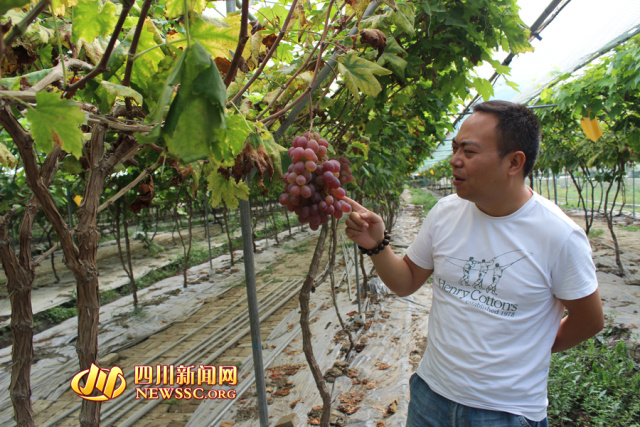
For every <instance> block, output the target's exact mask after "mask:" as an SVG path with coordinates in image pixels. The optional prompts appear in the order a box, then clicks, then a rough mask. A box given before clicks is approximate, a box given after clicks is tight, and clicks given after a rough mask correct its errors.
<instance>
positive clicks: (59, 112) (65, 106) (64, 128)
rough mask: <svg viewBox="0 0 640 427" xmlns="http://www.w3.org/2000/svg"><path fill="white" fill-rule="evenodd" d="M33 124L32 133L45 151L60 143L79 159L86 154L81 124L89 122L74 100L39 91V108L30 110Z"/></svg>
mask: <svg viewBox="0 0 640 427" xmlns="http://www.w3.org/2000/svg"><path fill="white" fill-rule="evenodd" d="M27 120H29V122H30V123H31V136H32V137H33V139H34V140H35V142H36V145H37V146H38V148H39V149H40V150H42V151H44V152H45V153H49V152H50V151H51V150H52V149H53V144H59V145H61V146H62V149H63V150H64V151H67V152H69V153H71V154H73V155H74V156H75V157H76V158H77V159H79V158H80V157H81V156H82V131H81V130H80V129H79V127H80V125H82V124H84V123H85V122H86V117H85V114H84V112H83V111H82V110H81V109H80V107H79V106H78V105H77V104H76V103H75V102H74V101H72V100H70V99H60V97H59V94H56V93H50V92H44V91H42V92H38V93H36V108H35V109H33V108H30V109H29V110H28V111H27Z"/></svg>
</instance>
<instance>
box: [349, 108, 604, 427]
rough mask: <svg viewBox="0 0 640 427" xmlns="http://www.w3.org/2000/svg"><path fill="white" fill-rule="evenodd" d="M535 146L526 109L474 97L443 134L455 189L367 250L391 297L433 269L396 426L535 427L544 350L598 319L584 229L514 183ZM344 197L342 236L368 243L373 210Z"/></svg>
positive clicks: (376, 227)
mask: <svg viewBox="0 0 640 427" xmlns="http://www.w3.org/2000/svg"><path fill="white" fill-rule="evenodd" d="M539 143H540V125H539V123H538V120H537V118H536V117H535V116H534V115H533V114H532V113H531V112H530V111H529V110H528V109H527V108H526V107H524V106H522V105H517V104H512V103H509V102H504V101H489V102H485V103H483V104H479V105H477V106H475V107H474V113H473V114H472V115H471V116H470V117H469V118H468V119H467V120H466V121H465V122H463V124H462V126H461V127H460V131H459V132H458V134H457V136H456V137H455V138H454V139H453V143H452V148H453V156H452V158H451V161H450V163H451V167H452V169H453V178H454V182H453V183H454V185H455V186H456V193H457V194H455V195H451V196H448V197H445V198H443V199H441V200H440V201H439V202H438V203H437V204H436V206H435V207H434V208H433V209H432V210H431V211H430V212H429V214H428V215H427V218H426V219H425V221H424V224H423V225H422V227H421V229H420V232H419V233H418V235H417V237H416V239H415V241H414V242H413V243H412V245H411V246H410V247H409V248H408V250H407V254H406V255H405V256H404V258H400V257H398V256H397V255H395V254H393V252H392V251H391V249H390V248H384V246H380V247H381V248H384V249H383V250H380V251H379V252H378V253H377V254H374V255H372V256H371V258H372V260H373V263H374V265H375V268H376V270H377V272H378V274H379V276H380V278H381V279H382V280H383V281H384V283H385V284H386V285H387V286H388V287H389V288H390V289H391V290H392V291H394V292H395V293H396V294H398V295H400V296H406V295H410V294H412V293H414V292H415V291H417V290H418V289H419V288H420V287H421V286H422V285H423V284H424V283H425V281H426V280H427V279H428V278H429V277H430V276H431V275H432V274H433V304H432V309H431V312H430V314H429V326H428V328H429V331H428V332H429V333H428V345H427V348H426V350H425V354H424V357H423V359H422V361H421V363H420V365H419V367H418V371H417V373H416V374H414V375H413V376H412V378H411V382H410V385H411V401H410V404H409V415H408V419H407V426H444V425H456V426H457V425H471V426H477V425H485V426H498V425H499V426H522V425H535V426H546V425H547V418H546V409H547V403H548V401H547V379H548V373H549V364H550V357H551V353H552V352H556V351H562V350H566V349H568V348H570V347H572V346H574V345H576V344H578V343H580V342H582V341H583V340H585V339H588V338H589V337H591V336H593V335H595V334H596V333H597V332H598V331H599V330H601V329H602V327H603V325H604V316H603V312H602V302H601V300H600V295H599V293H598V288H597V280H596V274H595V267H594V264H593V261H592V260H591V248H590V245H589V241H588V239H587V237H586V235H585V233H584V231H583V230H582V229H581V228H580V227H578V226H577V225H576V224H575V223H574V222H573V221H571V220H570V219H569V218H568V217H567V216H566V215H564V213H563V212H562V211H561V210H560V209H559V208H558V207H557V206H555V205H554V204H553V203H551V202H549V201H548V200H546V199H544V198H542V197H541V196H539V195H538V194H536V193H534V192H533V191H532V190H531V189H530V188H529V187H527V186H526V184H525V177H526V176H527V175H528V174H529V171H530V170H531V169H532V167H533V164H534V162H535V159H536V157H537V153H538V149H539ZM347 201H348V202H349V203H351V205H352V207H353V208H354V209H353V212H352V213H351V214H350V216H349V218H348V219H347V221H346V225H347V229H346V234H347V236H348V237H349V238H351V240H353V241H354V242H356V243H357V244H358V245H360V246H361V247H363V248H365V249H369V248H376V247H378V246H379V245H380V244H381V242H382V241H383V239H384V237H383V236H384V234H383V233H384V224H383V222H382V219H381V218H380V217H379V216H378V215H376V214H374V213H373V212H371V211H368V210H367V209H365V208H363V207H362V206H360V205H359V204H357V203H355V202H353V201H352V200H347ZM480 259H482V260H483V261H484V260H490V261H485V262H484V264H482V263H480V262H476V261H475V260H480ZM470 260H474V262H473V263H471V262H469V261H470ZM478 264H481V265H478ZM489 269H491V270H493V271H489ZM496 278H497V279H496ZM498 280H499V282H500V286H497V282H498ZM565 309H566V311H567V315H566V317H564V318H563V313H564V311H565Z"/></svg>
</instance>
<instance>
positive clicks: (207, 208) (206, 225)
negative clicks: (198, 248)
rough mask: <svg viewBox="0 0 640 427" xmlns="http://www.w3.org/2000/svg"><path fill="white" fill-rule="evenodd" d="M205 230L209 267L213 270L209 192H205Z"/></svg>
mask: <svg viewBox="0 0 640 427" xmlns="http://www.w3.org/2000/svg"><path fill="white" fill-rule="evenodd" d="M204 217H205V219H204V227H205V228H204V231H205V235H206V237H207V244H208V245H209V269H210V270H211V272H213V260H212V259H211V230H209V192H208V191H205V192H204Z"/></svg>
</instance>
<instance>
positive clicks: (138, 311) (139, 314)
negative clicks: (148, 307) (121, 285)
mask: <svg viewBox="0 0 640 427" xmlns="http://www.w3.org/2000/svg"><path fill="white" fill-rule="evenodd" d="M146 315H147V312H146V311H145V310H144V307H141V306H138V307H136V308H134V309H133V310H131V317H134V318H136V319H142V318H144V317H145V316H146Z"/></svg>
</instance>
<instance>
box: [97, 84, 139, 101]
mask: <svg viewBox="0 0 640 427" xmlns="http://www.w3.org/2000/svg"><path fill="white" fill-rule="evenodd" d="M100 84H101V85H102V87H104V89H105V90H106V91H107V93H108V94H110V95H112V96H116V97H117V96H121V97H123V98H133V100H134V101H136V103H137V104H138V105H142V95H140V93H139V92H137V91H135V90H133V89H131V88H130V87H127V86H122V85H117V84H114V83H111V82H107V81H105V80H103V81H101V82H100Z"/></svg>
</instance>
